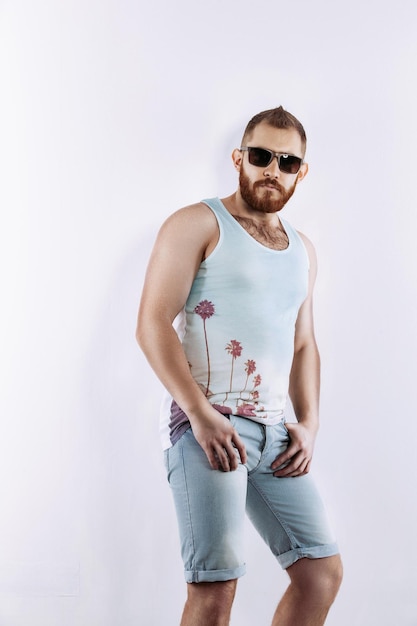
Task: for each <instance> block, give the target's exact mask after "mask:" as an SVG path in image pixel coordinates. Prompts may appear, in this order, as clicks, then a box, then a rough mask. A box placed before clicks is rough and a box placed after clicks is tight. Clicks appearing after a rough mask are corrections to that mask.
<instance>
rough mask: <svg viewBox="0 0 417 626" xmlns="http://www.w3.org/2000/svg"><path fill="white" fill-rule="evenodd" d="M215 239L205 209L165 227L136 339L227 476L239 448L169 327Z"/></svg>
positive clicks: (188, 211)
mask: <svg viewBox="0 0 417 626" xmlns="http://www.w3.org/2000/svg"><path fill="white" fill-rule="evenodd" d="M217 239H218V226H217V221H216V218H215V217H214V215H213V213H212V211H211V210H210V209H209V208H208V207H207V206H206V205H204V204H197V205H192V206H190V207H186V208H184V209H181V210H180V211H177V212H176V213H174V214H173V215H172V216H171V217H170V218H168V220H167V221H166V222H165V223H164V224H163V226H162V228H161V230H160V232H159V234H158V237H157V240H156V243H155V246H154V249H153V251H152V254H151V258H150V261H149V265H148V269H147V272H146V277H145V283H144V288H143V292H142V298H141V303H140V307H139V315H138V324H137V331H136V337H137V341H138V343H139V345H140V347H141V348H142V350H143V352H144V354H145V356H146V358H147V359H148V361H149V363H150V365H151V367H152V368H153V370H154V371H155V373H156V375H157V376H158V378H159V379H160V380H161V382H162V384H163V385H164V386H165V388H166V389H167V390H168V392H169V393H170V394H171V396H172V397H173V398H174V400H175V401H176V403H177V404H178V406H179V407H181V409H182V410H183V411H184V413H185V414H186V415H187V417H188V419H189V420H190V423H191V427H192V430H193V433H194V436H195V438H196V439H197V441H198V443H199V444H200V445H201V447H202V448H203V450H204V452H205V453H206V455H207V458H208V460H209V462H210V465H211V467H212V468H213V469H222V470H224V471H229V470H234V469H236V468H237V465H238V460H237V458H236V452H235V449H237V451H238V452H239V455H240V458H241V460H242V462H243V463H244V462H245V461H246V453H245V449H244V446H243V443H242V441H241V439H240V437H239V435H238V434H237V432H236V431H235V429H234V428H233V427H232V425H231V424H230V422H229V420H227V419H226V418H225V417H224V416H223V415H221V414H220V413H219V412H218V411H216V409H214V408H213V407H212V406H211V404H210V403H209V401H208V400H207V398H206V397H205V395H204V394H203V392H202V391H201V389H200V387H199V386H198V385H197V383H196V382H195V380H194V379H193V377H192V376H191V372H190V368H189V366H188V362H187V359H186V356H185V353H184V351H183V348H182V345H181V342H180V341H179V338H178V335H177V333H176V332H175V330H174V328H173V326H172V322H173V320H174V319H175V317H176V316H177V314H178V313H179V312H180V311H181V310H182V309H183V307H184V305H185V302H186V300H187V298H188V294H189V292H190V289H191V286H192V283H193V280H194V278H195V276H196V273H197V271H198V268H199V266H200V263H201V261H202V260H203V258H204V257H205V255H206V254H207V253H209V252H210V251H211V250H212V249H213V247H214V246H215V244H216V242H217Z"/></svg>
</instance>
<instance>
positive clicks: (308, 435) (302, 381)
mask: <svg viewBox="0 0 417 626" xmlns="http://www.w3.org/2000/svg"><path fill="white" fill-rule="evenodd" d="M301 236H302V239H303V241H304V244H305V246H306V248H307V252H308V255H309V259H310V272H309V289H308V295H307V298H306V299H305V301H304V302H303V304H302V306H301V307H300V310H299V313H298V317H297V322H296V326H295V339H294V359H293V364H292V368H291V373H290V385H289V394H290V398H291V401H292V404H293V408H294V413H295V415H296V418H297V422H296V423H291V422H290V423H287V424H286V427H287V429H288V432H289V435H290V443H289V445H288V448H287V450H286V451H285V452H283V453H282V454H280V455H279V456H278V457H277V458H276V460H275V461H274V463H273V464H272V469H273V470H276V471H274V476H278V477H295V476H302V475H304V474H307V473H308V472H309V471H310V465H311V460H312V457H313V450H314V442H315V439H316V435H317V431H318V427H319V395H320V356H319V351H318V348H317V344H316V339H315V336H314V321H313V289H314V283H315V280H316V275H317V259H316V254H315V250H314V247H313V245H312V243H311V242H310V241H309V240H308V239H307V237H305V236H304V235H301ZM284 464H285V467H283V468H282V469H278V468H279V467H281V466H282V465H284Z"/></svg>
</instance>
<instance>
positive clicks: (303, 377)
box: [289, 341, 320, 432]
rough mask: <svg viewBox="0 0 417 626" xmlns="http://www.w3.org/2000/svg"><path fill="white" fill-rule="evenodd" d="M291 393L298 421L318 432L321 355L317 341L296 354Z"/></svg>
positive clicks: (291, 377)
mask: <svg viewBox="0 0 417 626" xmlns="http://www.w3.org/2000/svg"><path fill="white" fill-rule="evenodd" d="M289 393H290V398H291V401H292V404H293V408H294V413H295V415H296V417H297V420H298V422H299V423H302V424H304V425H305V426H306V427H308V428H309V429H311V430H313V431H314V432H317V430H318V427H319V398H320V355H319V352H318V349H317V345H316V343H315V341H311V342H309V343H307V344H306V345H304V346H303V347H301V348H300V349H299V350H298V351H296V353H295V354H294V360H293V364H292V368H291V374H290V386H289Z"/></svg>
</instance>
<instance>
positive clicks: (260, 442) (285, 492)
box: [165, 415, 338, 583]
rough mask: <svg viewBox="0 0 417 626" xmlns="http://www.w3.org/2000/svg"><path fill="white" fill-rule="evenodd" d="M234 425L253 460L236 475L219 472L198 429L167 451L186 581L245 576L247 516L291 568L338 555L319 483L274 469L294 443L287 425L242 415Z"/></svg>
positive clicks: (167, 466) (278, 557)
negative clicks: (285, 475) (302, 561)
mask: <svg viewBox="0 0 417 626" xmlns="http://www.w3.org/2000/svg"><path fill="white" fill-rule="evenodd" d="M225 419H228V418H225ZM230 421H231V422H232V424H233V426H234V428H235V429H236V430H237V431H238V433H239V435H240V437H241V438H242V440H243V442H244V444H245V446H246V452H247V457H248V459H247V463H246V464H245V465H242V464H239V467H238V469H237V470H235V471H232V472H222V471H218V470H213V469H211V467H210V465H209V462H208V460H207V457H206V455H205V453H204V451H203V449H202V448H201V446H200V445H199V444H198V443H197V441H196V440H195V438H194V435H193V432H192V430H191V428H190V429H189V430H187V431H186V432H185V433H184V434H183V435H182V437H181V438H180V439H179V441H177V442H176V443H175V445H174V446H173V447H172V448H169V449H168V450H166V451H165V465H166V469H167V472H168V480H169V483H170V486H171V489H172V492H173V496H174V502H175V508H176V512H177V517H178V524H179V532H180V542H181V552H182V558H183V561H184V571H185V580H186V581H187V582H188V583H192V582H215V581H224V580H230V579H234V578H238V577H240V576H242V575H243V574H244V573H245V571H246V565H245V555H244V519H245V512H246V513H247V514H248V516H249V518H250V520H251V521H252V523H253V524H254V526H255V528H256V529H257V531H258V532H259V534H260V535H261V537H262V538H263V539H264V541H265V542H266V544H267V545H268V546H269V547H270V549H271V551H272V553H273V554H274V555H275V556H276V558H277V559H278V561H279V563H280V565H281V566H282V567H283V568H287V567H289V566H290V565H292V564H293V563H295V562H296V561H297V560H298V559H301V558H304V557H307V558H310V559H316V558H322V557H326V556H332V555H335V554H337V553H338V548H337V544H336V543H335V540H334V537H333V534H332V532H331V530H330V527H329V524H328V521H327V516H326V512H325V509H324V506H323V503H322V500H321V498H320V495H319V493H318V491H317V489H316V487H315V485H314V482H313V480H312V478H311V476H310V475H309V474H308V475H305V476H299V477H296V478H277V477H275V476H274V475H273V471H272V469H271V464H272V462H273V461H274V460H275V458H276V457H277V456H278V454H280V453H281V452H283V451H284V450H285V449H286V448H287V446H288V442H289V436H288V431H287V429H286V427H285V424H284V423H279V424H277V425H276V426H264V425H263V424H258V423H257V422H254V421H252V420H249V419H247V418H244V417H237V416H234V415H231V416H230Z"/></svg>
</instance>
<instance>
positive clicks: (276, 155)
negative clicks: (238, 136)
mask: <svg viewBox="0 0 417 626" xmlns="http://www.w3.org/2000/svg"><path fill="white" fill-rule="evenodd" d="M239 150H240V151H241V152H247V153H248V158H249V159H250V156H249V155H250V151H251V150H263V151H264V152H268V154H269V161H268V163H266V164H265V165H255V164H254V163H251V162H250V160H249V163H250V164H251V165H253V166H254V167H269V166H270V165H271V163H272V161H273V159H276V160H277V163H278V167H279V170H280V172H283V173H284V174H293V175H295V174H298V172H299V171H300V168H301V166H302V164H303V163H304V160H303V159H302V158H301V157H298V156H296V155H295V154H289V153H288V152H273V150H268V149H267V148H259V147H258V146H241V147H240V148H239ZM282 157H294V158H295V159H299V160H300V163H299V165H298V170H297V171H296V172H288V171H286V170H285V169H282V168H281V158H282Z"/></svg>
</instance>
